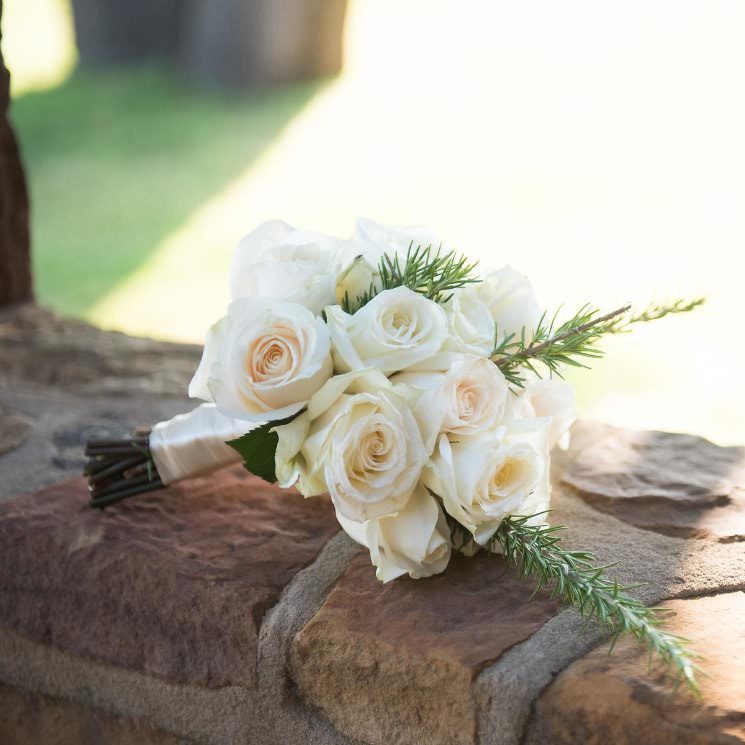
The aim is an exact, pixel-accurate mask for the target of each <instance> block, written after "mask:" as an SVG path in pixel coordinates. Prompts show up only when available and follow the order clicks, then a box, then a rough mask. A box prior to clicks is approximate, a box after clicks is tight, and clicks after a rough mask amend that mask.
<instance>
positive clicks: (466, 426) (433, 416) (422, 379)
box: [391, 354, 509, 450]
mask: <svg viewBox="0 0 745 745" xmlns="http://www.w3.org/2000/svg"><path fill="white" fill-rule="evenodd" d="M391 380H392V381H393V382H394V383H405V384H407V385H410V386H413V387H415V388H419V389H421V390H423V391H424V394H423V395H422V397H421V398H420V399H419V401H418V402H417V403H416V405H415V410H414V413H415V414H416V416H417V418H418V419H421V420H422V421H423V424H420V428H422V429H425V428H426V429H428V430H431V429H433V428H434V430H435V433H440V432H446V433H448V434H451V435H455V436H459V435H473V434H478V433H479V432H485V431H486V430H489V429H493V428H494V426H495V425H496V424H498V423H499V422H500V421H501V420H502V418H503V416H504V413H505V408H506V406H507V397H508V395H509V388H508V386H507V380H506V379H505V377H504V375H502V373H501V371H500V370H499V368H498V367H497V366H496V365H495V364H494V363H493V362H491V361H490V360H488V359H487V358H486V357H475V356H473V355H465V354H454V355H452V356H451V365H450V369H449V370H448V371H447V372H445V373H437V372H403V373H399V374H398V375H395V376H394V377H393V378H392V379H391ZM432 423H434V426H433V425H432ZM432 445H434V443H432ZM429 450H431V448H429Z"/></svg>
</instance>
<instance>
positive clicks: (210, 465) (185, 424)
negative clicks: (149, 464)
mask: <svg viewBox="0 0 745 745" xmlns="http://www.w3.org/2000/svg"><path fill="white" fill-rule="evenodd" d="M259 426H261V425H260V424H256V423H255V422H247V421H245V420H243V419H233V418H231V417H229V416H225V415H224V414H221V413H220V412H219V411H218V410H217V408H215V405H214V404H202V405H201V406H197V408H196V409H194V410H193V411H191V412H189V413H188V414H179V415H178V416H175V417H174V418H173V419H169V420H168V421H167V422H159V423H158V424H156V425H155V426H154V427H153V430H152V432H151V433H150V452H151V453H152V456H153V461H154V462H155V467H156V468H157V469H158V474H159V475H160V478H161V480H162V481H163V483H164V484H171V483H173V482H174V481H179V480H181V479H187V478H190V477H192V476H201V475H203V474H206V473H212V471H217V470H218V469H220V468H224V467H225V466H229V465H231V464H232V463H238V462H240V460H241V456H240V455H239V454H238V453H237V452H236V451H235V450H233V448H231V447H230V446H229V445H226V444H225V443H226V441H227V440H234V439H235V438H237V437H240V436H241V435H245V434H246V432H250V431H251V430H252V429H255V428H256V427H259Z"/></svg>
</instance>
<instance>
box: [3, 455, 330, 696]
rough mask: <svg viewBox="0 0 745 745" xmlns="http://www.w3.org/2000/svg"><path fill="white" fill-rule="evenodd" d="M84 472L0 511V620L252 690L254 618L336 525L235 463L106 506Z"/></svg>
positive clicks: (145, 666)
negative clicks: (92, 494)
mask: <svg viewBox="0 0 745 745" xmlns="http://www.w3.org/2000/svg"><path fill="white" fill-rule="evenodd" d="M86 500H87V490H86V486H85V483H84V481H83V479H82V478H76V479H74V480H72V481H67V482H64V483H63V484H60V485H56V486H52V487H48V488H47V489H45V490H42V491H41V492H37V493H35V494H33V495H20V496H18V497H16V498H15V499H12V500H6V501H5V502H3V503H2V505H0V585H1V586H2V587H3V593H2V598H1V599H0V624H1V625H2V626H3V627H5V628H7V629H11V630H13V631H16V632H19V633H22V634H23V635H24V636H26V637H27V638H30V639H33V640H36V641H38V642H44V643H48V644H52V645H54V646H56V647H58V648H60V649H64V650H66V651H68V652H71V653H74V654H77V655H80V656H83V657H88V658H90V659H94V660H99V661H104V662H107V663H109V664H112V665H116V666H117V667H123V668H130V669H136V670H141V671H143V672H147V673H150V674H153V675H158V676H161V677H164V678H167V679H170V680H175V681H181V682H188V683H192V684H199V685H206V686H211V687H217V686H225V685H243V686H246V687H254V686H255V684H256V655H257V636H258V629H259V625H260V623H261V619H262V617H263V615H264V613H265V612H266V610H267V609H268V608H270V607H271V606H272V605H273V604H274V603H275V602H276V600H277V598H278V597H279V594H280V592H281V591H282V588H283V587H284V586H285V585H286V584H287V583H288V582H289V581H290V580H291V579H292V577H294V576H295V574H296V573H297V572H298V571H299V570H300V569H302V568H303V567H304V566H306V565H307V564H309V563H310V562H311V561H313V559H315V557H316V555H317V554H318V552H319V551H320V550H321V548H322V547H323V545H324V544H325V543H326V542H327V541H328V539H329V538H330V537H331V536H332V535H334V533H336V532H337V530H338V528H337V525H336V520H335V518H334V515H333V511H332V510H331V509H330V508H329V507H328V506H327V505H326V503H325V502H324V501H322V500H304V499H303V498H302V497H300V496H299V495H298V494H296V493H292V494H291V493H283V492H282V491H280V490H279V489H277V488H275V487H271V486H268V485H267V484H265V483H264V482H262V481H261V480H260V479H257V478H256V477H253V476H250V475H249V474H248V473H247V472H246V471H245V470H244V469H242V468H241V467H240V466H236V467H234V468H231V469H227V470H225V471H222V472H221V473H220V474H219V475H216V476H213V477H211V478H205V479H198V480H197V479H195V480H193V481H191V482H190V483H188V484H187V485H174V486H172V487H170V488H169V489H167V490H161V491H159V492H153V493H152V494H150V495H148V496H144V497H142V498H139V499H137V500H132V501H130V502H125V503H123V504H121V505H117V506H114V507H111V508H109V509H107V510H106V511H105V512H103V513H100V512H98V511H94V510H91V509H90V508H88V506H87V504H86Z"/></svg>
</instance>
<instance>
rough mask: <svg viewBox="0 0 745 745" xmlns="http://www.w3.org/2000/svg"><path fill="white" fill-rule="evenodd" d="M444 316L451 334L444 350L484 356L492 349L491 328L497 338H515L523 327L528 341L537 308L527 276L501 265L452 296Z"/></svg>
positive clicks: (492, 337) (536, 316) (537, 317)
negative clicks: (449, 349)
mask: <svg viewBox="0 0 745 745" xmlns="http://www.w3.org/2000/svg"><path fill="white" fill-rule="evenodd" d="M447 314H448V322H449V325H450V331H451V334H452V338H451V340H450V341H449V343H448V347H449V348H453V349H456V350H459V351H462V352H470V353H472V354H481V355H488V354H489V353H490V351H491V349H492V348H493V346H494V335H495V325H496V327H497V329H498V332H499V338H500V339H503V338H504V337H505V336H508V335H510V334H515V336H516V337H517V338H519V336H520V334H521V333H522V330H523V328H525V330H526V336H527V338H528V339H530V338H531V336H532V331H533V330H534V329H535V328H536V327H537V326H538V322H539V321H540V318H541V309H540V307H539V305H538V302H537V301H536V298H535V294H534V293H533V288H532V287H531V285H530V282H529V281H528V279H527V277H525V276H523V275H522V274H520V273H519V272H517V271H515V270H514V269H513V268H512V267H510V266H505V267H503V268H502V269H499V270H497V271H491V272H489V273H487V274H486V275H485V276H484V277H483V278H482V281H481V282H476V283H474V284H472V285H468V286H466V287H464V288H463V289H461V290H457V291H456V292H455V293H453V297H452V299H451V300H450V302H449V303H448V307H447Z"/></svg>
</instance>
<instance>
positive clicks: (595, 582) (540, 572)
mask: <svg viewBox="0 0 745 745" xmlns="http://www.w3.org/2000/svg"><path fill="white" fill-rule="evenodd" d="M529 520H530V517H510V518H507V519H505V520H503V521H502V523H501V525H500V526H499V528H498V529H497V531H496V533H495V534H494V536H493V537H492V538H491V540H490V542H489V544H488V545H487V548H488V549H490V550H494V549H495V548H496V547H497V546H498V547H499V548H501V550H502V552H503V553H504V556H505V558H506V559H507V561H509V562H511V563H512V564H514V565H515V567H516V568H517V569H518V571H519V573H520V575H521V576H523V577H531V578H533V579H535V580H536V581H537V589H536V592H537V591H538V590H540V589H541V588H542V587H543V586H545V585H548V586H551V588H552V590H551V594H552V597H555V598H559V599H561V600H562V601H563V602H564V603H566V604H568V605H572V606H574V607H575V608H576V609H577V610H578V611H579V612H580V615H581V616H582V618H583V619H585V620H587V621H590V620H593V619H594V620H595V621H597V622H598V623H599V624H600V625H602V626H605V627H606V628H607V629H609V630H610V632H611V635H612V643H611V650H612V649H613V645H614V644H615V642H616V640H617V639H618V637H619V636H620V635H621V634H631V635H632V636H634V637H636V638H637V639H638V640H639V642H640V643H642V644H646V645H647V647H648V649H649V651H650V654H651V653H656V654H657V656H658V657H659V658H660V659H662V660H663V662H664V663H665V664H666V665H667V666H668V667H669V668H671V669H672V670H673V671H674V673H675V676H676V682H679V681H680V680H681V679H682V680H683V681H685V682H686V683H687V684H688V686H689V687H690V688H691V690H692V691H693V692H694V693H698V685H697V683H696V678H695V672H696V665H695V664H694V663H693V659H694V658H695V657H696V656H697V655H696V654H695V653H694V652H693V651H692V650H691V649H690V648H689V647H688V646H687V645H688V643H689V642H688V640H687V639H683V638H682V637H679V636H676V635H674V634H669V633H667V632H666V631H664V630H663V629H662V628H661V625H662V623H663V622H664V617H663V613H664V611H663V610H662V609H660V608H649V607H647V606H646V605H644V604H643V603H642V602H641V601H639V600H636V599H635V598H633V597H631V596H630V595H628V594H627V591H628V590H630V589H632V587H631V586H623V585H620V584H619V583H618V582H617V581H616V580H611V579H609V578H608V577H607V576H606V574H605V570H606V569H607V567H598V566H596V565H595V557H594V556H593V554H591V553H590V552H588V551H569V550H567V549H565V548H563V547H562V546H561V545H560V538H559V537H558V535H557V533H558V532H559V531H561V530H564V529H565V528H564V526H553V527H551V526H548V525H529V524H528V521H529Z"/></svg>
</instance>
